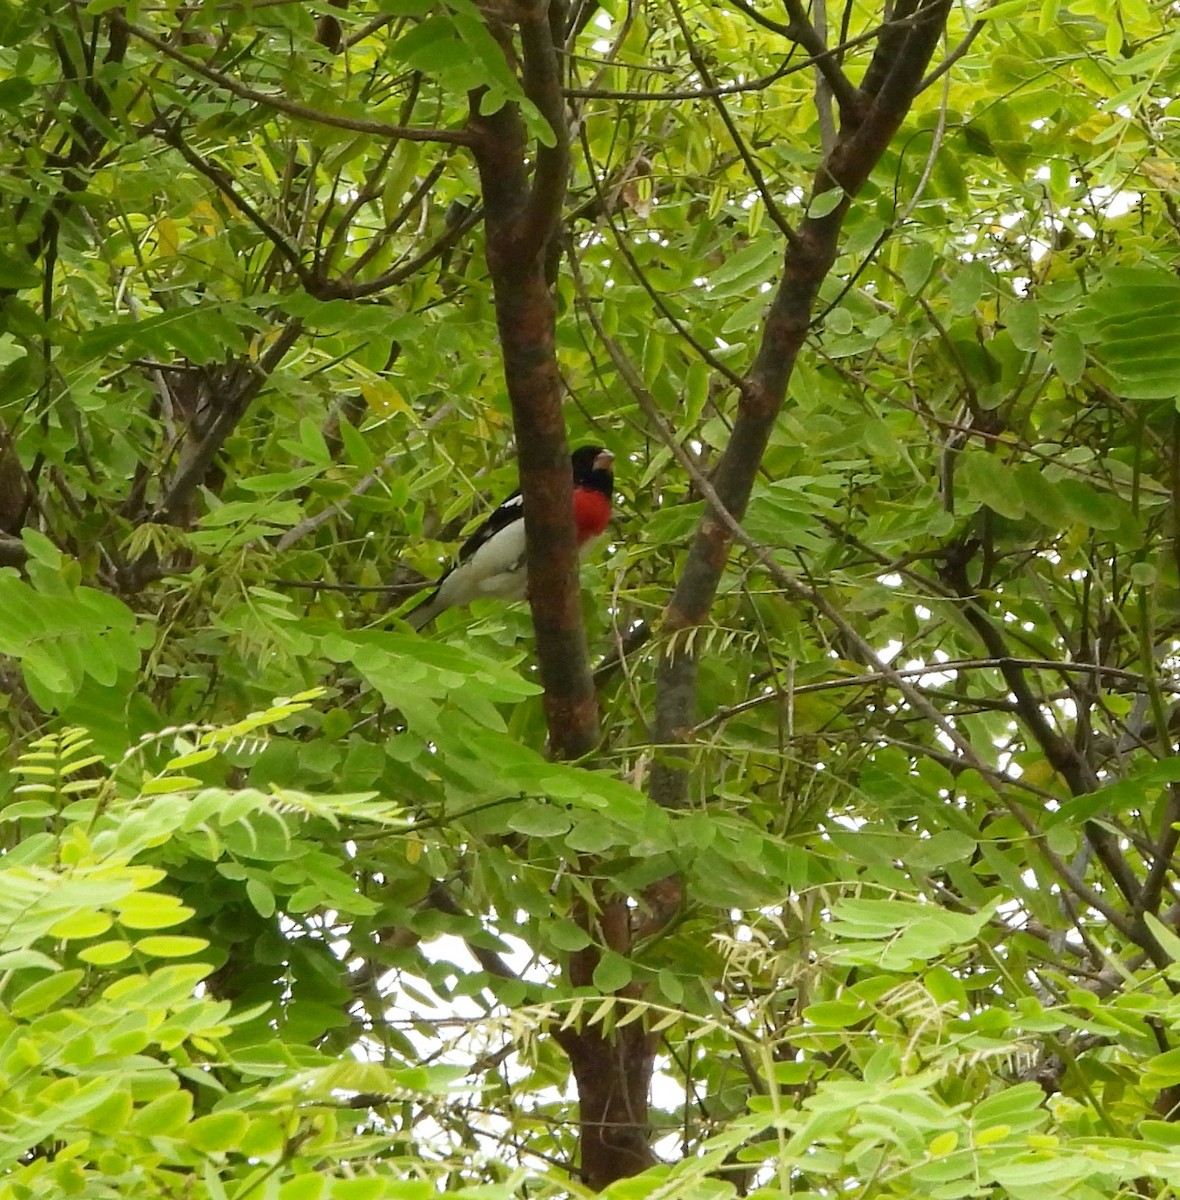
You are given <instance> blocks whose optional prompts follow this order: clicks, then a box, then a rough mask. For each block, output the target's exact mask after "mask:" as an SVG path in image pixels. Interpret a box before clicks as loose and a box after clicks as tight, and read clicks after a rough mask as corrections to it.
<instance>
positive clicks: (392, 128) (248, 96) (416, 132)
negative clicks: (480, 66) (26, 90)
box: [114, 16, 471, 146]
mask: <svg viewBox="0 0 1180 1200" xmlns="http://www.w3.org/2000/svg"><path fill="white" fill-rule="evenodd" d="M114 23H115V24H117V25H119V26H121V27H124V28H126V29H127V30H129V31H130V32H131V33H133V34H135V36H136V37H137V38H139V39H140V41H142V42H146V43H147V44H148V45H149V46H151V47H152V48H153V49H154V50H158V51H159V52H160V53H161V54H163V55H164V56H165V57H167V58H170V59H171V60H172V61H173V62H174V63H176V64H177V65H178V66H180V67H182V68H183V69H184V70H186V71H188V72H189V73H190V74H192V75H198V76H200V77H201V78H202V79H207V80H208V81H209V82H210V83H214V84H216V85H217V86H218V87H219V88H221V89H222V90H223V91H227V92H229V93H230V94H231V95H233V96H237V97H238V98H239V99H241V100H249V101H251V102H252V103H254V104H261V105H262V106H263V107H265V108H273V109H274V110H275V111H276V112H284V113H286V114H287V115H288V116H290V117H298V118H299V119H300V120H303V121H312V122H314V123H315V124H317V125H329V126H331V127H332V128H334V129H351V130H353V131H354V132H355V133H371V134H374V135H375V136H377V137H384V138H404V139H405V140H406V141H410V142H447V143H449V144H451V145H455V146H469V145H470V144H471V135H470V133H469V132H468V130H466V129H413V128H409V127H407V126H404V125H392V124H390V123H389V122H388V121H367V120H365V119H363V118H360V117H346V116H344V115H343V114H342V113H326V112H321V111H320V110H319V109H315V108H308V107H307V106H306V105H303V104H296V103H295V102H294V101H293V100H288V99H286V98H285V97H284V96H277V95H274V94H272V93H268V92H259V91H256V90H255V89H254V88H252V87H247V86H246V85H245V84H243V83H239V82H238V81H237V80H236V79H234V78H233V77H232V76H230V75H225V74H223V73H222V72H221V71H215V70H213V68H212V67H207V66H205V64H204V63H202V62H198V61H197V60H196V59H193V58H189V56H188V55H187V54H181V52H180V51H179V50H176V49H174V48H173V47H172V46H170V45H169V44H168V43H167V42H165V41H163V40H162V39H161V38H158V37H156V36H155V34H153V33H149V32H148V31H147V30H146V29H143V28H141V27H140V26H138V25H132V24H131V23H130V22H129V21H125V20H123V18H122V17H117V16H116V17H115V18H114Z"/></svg>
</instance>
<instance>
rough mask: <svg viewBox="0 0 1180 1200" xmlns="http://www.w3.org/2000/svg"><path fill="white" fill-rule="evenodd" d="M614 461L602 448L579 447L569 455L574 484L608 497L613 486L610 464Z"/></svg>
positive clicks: (611, 455)
mask: <svg viewBox="0 0 1180 1200" xmlns="http://www.w3.org/2000/svg"><path fill="white" fill-rule="evenodd" d="M614 461H615V456H614V455H613V454H612V453H611V452H610V451H609V450H605V449H604V448H603V447H602V446H579V447H578V448H577V449H576V450H575V451H574V452H573V454H572V455H570V462H571V463H572V465H573V470H574V483H576V484H577V485H579V486H580V487H589V488H593V489H594V490H595V491H596V492H603V493H605V494H606V495H607V496H609V495H610V494H611V493H612V492H613V491H614V486H615V476H614V472H613V471H612V470H611V463H613V462H614Z"/></svg>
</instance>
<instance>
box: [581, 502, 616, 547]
mask: <svg viewBox="0 0 1180 1200" xmlns="http://www.w3.org/2000/svg"><path fill="white" fill-rule="evenodd" d="M609 521H610V498H609V497H607V496H604V495H603V494H602V493H601V492H596V491H594V490H593V489H592V488H574V524H575V525H576V526H577V527H578V545H579V546H580V545H582V544H583V543H584V542H588V541H589V540H590V539H591V538H596V537H597V536H598V535H599V534H600V533H601V532H602V531H603V530H604V529H605V528H606V526H607V522H609Z"/></svg>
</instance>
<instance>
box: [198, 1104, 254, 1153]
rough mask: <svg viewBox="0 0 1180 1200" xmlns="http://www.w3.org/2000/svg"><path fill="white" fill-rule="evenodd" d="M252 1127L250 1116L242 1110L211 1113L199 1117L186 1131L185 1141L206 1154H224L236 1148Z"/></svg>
mask: <svg viewBox="0 0 1180 1200" xmlns="http://www.w3.org/2000/svg"><path fill="white" fill-rule="evenodd" d="M249 1127H250V1122H249V1120H248V1118H247V1117H246V1116H245V1115H244V1114H243V1113H240V1112H219V1113H210V1114H209V1115H208V1116H207V1117H198V1118H197V1119H196V1120H195V1121H193V1122H192V1123H191V1124H190V1125H189V1126H188V1128H187V1130H186V1131H185V1135H184V1136H185V1141H187V1142H188V1144H189V1145H190V1146H192V1147H193V1148H194V1149H196V1150H201V1151H204V1152H205V1153H206V1154H224V1153H225V1152H226V1151H228V1150H235V1149H237V1147H238V1146H239V1145H240V1144H241V1142H242V1139H243V1138H244V1137H245V1136H246V1131H247V1130H248V1129H249Z"/></svg>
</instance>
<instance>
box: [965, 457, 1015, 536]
mask: <svg viewBox="0 0 1180 1200" xmlns="http://www.w3.org/2000/svg"><path fill="white" fill-rule="evenodd" d="M955 482H956V485H961V486H962V487H963V489H964V490H965V491H966V493H967V495H968V496H970V497H971V499H972V500H977V501H979V503H981V504H986V505H987V506H988V508H990V509H993V510H994V511H995V512H997V513H999V514H1000V516H1002V517H1010V518H1012V519H1013V520H1018V519H1019V518H1020V517H1023V516H1024V513H1025V504H1024V496H1023V495H1022V493H1021V488H1020V485H1019V483H1018V482H1017V478H1016V476H1015V474H1014V473H1013V471H1012V468H1011V467H1009V466H1008V465H1007V464H1006V463H1003V462H1001V461H1000V459H999V458H998V457H997V456H996V455H994V454H988V453H986V452H984V451H967V452H966V453H964V454H961V455H960V456H959V460H958V465H957V466H956V468H955Z"/></svg>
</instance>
